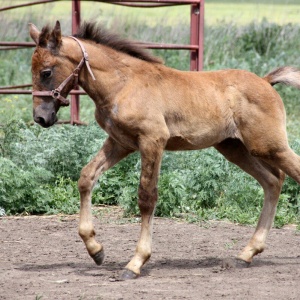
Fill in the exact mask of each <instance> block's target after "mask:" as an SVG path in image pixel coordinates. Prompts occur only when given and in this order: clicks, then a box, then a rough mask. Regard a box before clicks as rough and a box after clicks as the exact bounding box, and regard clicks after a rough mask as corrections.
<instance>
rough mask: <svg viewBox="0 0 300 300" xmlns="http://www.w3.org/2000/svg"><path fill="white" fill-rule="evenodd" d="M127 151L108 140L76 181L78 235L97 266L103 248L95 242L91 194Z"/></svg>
mask: <svg viewBox="0 0 300 300" xmlns="http://www.w3.org/2000/svg"><path fill="white" fill-rule="evenodd" d="M130 152H131V151H128V150H126V149H124V148H123V147H121V146H120V145H118V144H117V143H116V142H114V140H112V139H111V138H108V139H107V140H106V141H105V143H104V145H103V147H102V148H101V150H100V151H99V152H98V153H97V155H96V156H95V157H94V158H93V159H92V160H91V161H90V162H89V163H88V164H87V165H86V166H85V167H84V168H83V169H82V171H81V174H80V178H79V181H78V189H79V192H80V220H79V235H80V236H81V238H82V240H83V242H84V243H85V246H86V248H87V251H88V253H89V255H90V256H91V257H92V258H93V259H94V261H95V262H96V264H97V265H100V264H101V263H102V262H103V259H104V251H103V246H102V245H101V244H99V243H97V242H96V240H95V231H94V226H93V222H92V211H91V194H92V189H93V187H94V185H95V183H96V182H97V180H98V178H99V176H100V175H101V174H102V173H103V172H105V171H106V170H108V169H109V168H111V167H112V166H113V165H115V164H116V163H117V162H119V161H120V160H121V159H122V158H124V157H126V156H127V155H128V154H129V153H130Z"/></svg>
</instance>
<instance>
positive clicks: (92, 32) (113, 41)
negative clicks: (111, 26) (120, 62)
mask: <svg viewBox="0 0 300 300" xmlns="http://www.w3.org/2000/svg"><path fill="white" fill-rule="evenodd" d="M74 36H75V37H77V38H80V39H84V40H90V41H94V42H96V43H97V44H101V45H105V46H108V47H110V48H113V49H114V50H117V51H120V52H123V53H126V54H128V55H130V56H133V57H136V58H138V59H141V60H145V61H148V62H151V63H162V61H161V60H160V59H159V58H157V57H155V56H153V55H151V54H150V53H149V52H148V51H147V50H145V49H143V48H142V47H141V46H139V45H137V44H136V43H135V42H132V41H129V40H126V39H123V38H121V37H120V36H118V35H116V34H113V33H111V32H109V31H107V30H105V29H103V28H101V27H100V26H99V25H97V24H96V23H90V22H85V23H83V25H81V26H80V28H79V30H78V32H77V33H76V34H75V35H74Z"/></svg>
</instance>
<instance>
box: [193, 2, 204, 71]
mask: <svg viewBox="0 0 300 300" xmlns="http://www.w3.org/2000/svg"><path fill="white" fill-rule="evenodd" d="M190 43H191V45H197V46H198V50H192V51H191V60H190V70H191V71H201V70H202V69H203V48H204V0H202V1H200V2H199V3H195V4H192V5H191V30H190Z"/></svg>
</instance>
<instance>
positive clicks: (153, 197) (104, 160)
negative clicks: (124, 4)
mask: <svg viewBox="0 0 300 300" xmlns="http://www.w3.org/2000/svg"><path fill="white" fill-rule="evenodd" d="M30 36H31V38H32V39H33V40H34V41H35V43H36V49H35V51H34V54H33V56H32V81H33V115H34V120H35V121H36V122H37V123H39V124H40V125H42V126H43V127H49V126H52V125H53V124H54V123H55V122H56V120H57V118H56V114H57V111H58V110H59V108H60V106H63V105H68V100H67V99H66V98H65V97H66V96H67V95H68V93H69V92H70V90H71V89H72V88H73V87H74V85H76V84H77V83H78V84H79V85H80V86H81V87H82V88H83V89H84V90H85V91H86V92H87V94H88V95H89V96H90V97H91V99H92V100H93V101H94V103H95V117H96V120H97V122H98V124H99V125H100V126H101V127H102V128H103V129H104V130H105V131H106V132H107V133H108V138H107V140H106V141H105V143H104V145H103V147H102V148H101V150H100V151H99V152H98V154H96V156H95V157H94V159H93V160H92V161H91V162H90V163H89V164H88V165H87V166H85V167H84V168H83V170H82V172H81V176H80V179H79V182H78V187H79V191H80V199H81V206H80V223H79V234H80V236H81V238H82V239H83V241H84V243H85V245H86V248H87V251H88V253H89V254H90V256H91V257H92V258H93V259H94V260H95V262H96V263H97V264H99V265H100V264H101V263H102V261H103V258H104V251H103V246H102V245H101V244H100V243H98V242H97V241H96V240H95V231H94V227H93V224H92V214H91V193H92V188H93V186H94V185H95V183H96V181H97V180H98V178H99V176H100V175H101V174H102V173H103V172H105V171H106V170H108V169H109V168H111V167H112V166H113V165H115V164H116V163H117V162H119V161H120V160H121V159H123V158H124V157H126V156H127V155H129V154H130V153H132V152H135V151H139V152H140V154H141V162H142V167H141V177H140V185H139V189H138V205H139V208H140V211H141V218H142V219H141V233H140V238H139V240H138V243H137V248H136V251H135V255H134V256H133V258H132V259H131V260H130V262H129V263H128V264H127V265H126V267H125V271H124V272H123V273H122V275H121V278H122V279H128V278H135V277H137V276H138V275H139V274H140V272H141V267H142V266H143V265H144V264H145V262H146V261H147V260H148V259H149V258H150V255H151V243H152V224H153V214H154V209H155V205H156V202H157V198H158V193H157V181H158V176H159V170H160V164H161V159H162V155H163V151H164V150H195V149H203V148H206V147H210V146H213V147H215V148H216V149H217V150H218V151H220V152H221V153H222V154H223V155H224V156H225V157H226V158H227V159H228V160H229V161H231V162H233V163H234V164H236V165H238V166H239V167H240V168H241V169H243V170H244V171H246V172H247V173H249V174H250V175H252V176H253V177H254V178H255V179H256V180H257V181H258V182H259V183H260V184H261V186H262V187H263V190H264V205H263V209H262V212H261V216H260V219H259V222H258V225H257V228H256V230H255V232H254V235H253V236H252V238H251V239H250V241H249V243H248V245H247V246H246V247H245V248H244V249H243V250H242V252H241V253H240V255H239V256H238V258H239V259H241V260H243V261H245V262H247V263H250V262H251V261H252V259H253V256H254V255H256V254H258V253H260V252H262V251H263V250H264V248H265V240H266V237H267V234H268V232H269V230H270V228H271V226H272V223H273V219H274V215H275V211H276V206H277V202H278V198H279V194H280V191H281V187H282V184H283V181H284V177H285V174H288V175H289V176H291V177H292V178H293V179H295V180H296V181H297V182H298V183H300V157H299V156H298V155H296V154H295V153H294V152H293V151H292V150H291V149H290V147H289V145H288V142H287V135H286V128H285V127H286V124H285V110H284V106H283V103H282V100H281V98H280V96H279V95H278V93H277V92H276V91H275V90H274V89H273V88H272V85H274V84H277V83H285V84H287V85H292V86H294V87H296V88H298V89H300V71H299V70H297V69H295V68H292V67H282V68H279V69H276V70H275V71H273V72H271V73H269V74H268V75H266V76H265V77H263V78H260V77H258V76H256V75H255V74H253V73H250V72H247V71H243V70H222V71H213V72H182V71H178V70H174V69H171V68H168V67H166V66H164V65H163V64H162V63H161V62H160V60H159V59H157V58H155V57H153V56H151V55H150V54H148V53H147V52H145V51H144V50H143V49H141V48H140V47H138V46H136V45H135V44H133V43H131V42H129V41H126V40H122V39H120V38H118V37H117V36H115V35H112V34H109V33H107V32H104V31H103V30H102V29H101V28H100V27H97V26H96V25H95V24H91V23H86V24H84V25H83V26H82V27H81V28H80V30H79V33H78V34H77V35H76V37H75V38H74V37H63V36H62V34H61V28H60V24H59V22H57V23H56V25H55V27H54V29H53V30H50V28H49V27H48V26H47V27H44V28H43V29H42V31H41V32H40V31H39V30H38V29H37V28H36V27H35V26H34V25H32V24H31V25H30ZM94 79H95V80H94Z"/></svg>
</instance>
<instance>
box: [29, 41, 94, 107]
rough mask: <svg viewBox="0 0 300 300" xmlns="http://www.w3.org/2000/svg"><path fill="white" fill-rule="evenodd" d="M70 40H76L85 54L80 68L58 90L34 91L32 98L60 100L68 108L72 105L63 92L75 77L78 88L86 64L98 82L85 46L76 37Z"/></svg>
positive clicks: (79, 65)
mask: <svg viewBox="0 0 300 300" xmlns="http://www.w3.org/2000/svg"><path fill="white" fill-rule="evenodd" d="M70 38H72V39H74V40H75V41H76V42H77V43H78V44H79V46H80V48H81V50H82V53H83V57H82V59H81V60H80V62H79V64H78V66H77V67H76V69H75V70H74V71H73V73H72V74H71V75H69V76H68V77H67V78H66V79H65V80H64V81H63V82H62V83H61V84H60V85H59V86H58V87H57V88H56V89H54V90H52V91H32V96H41V97H45V96H46V97H52V98H53V99H57V100H59V101H60V102H61V105H62V106H68V105H69V104H70V101H69V100H68V99H66V98H64V97H63V96H62V95H61V91H62V90H63V88H64V87H65V86H66V85H67V84H68V82H69V81H70V80H72V79H73V77H75V83H74V86H77V84H78V76H79V72H80V70H81V68H82V66H83V65H84V63H85V64H86V66H87V69H88V71H89V73H90V75H91V76H92V78H93V80H96V78H95V76H94V74H93V72H92V69H91V67H90V64H89V56H88V54H87V52H86V50H85V48H84V46H83V44H82V43H81V42H80V41H79V40H78V39H77V38H75V37H74V36H70Z"/></svg>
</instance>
